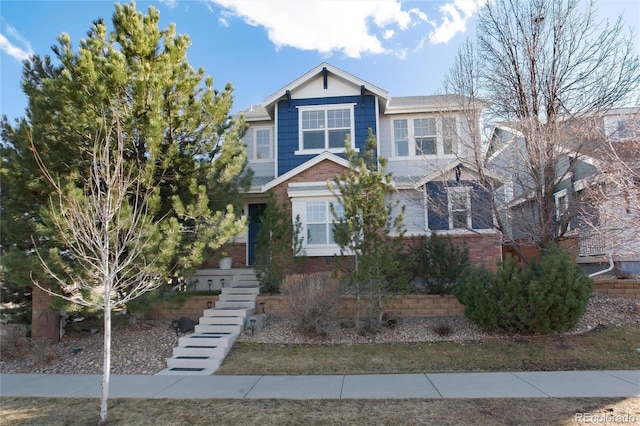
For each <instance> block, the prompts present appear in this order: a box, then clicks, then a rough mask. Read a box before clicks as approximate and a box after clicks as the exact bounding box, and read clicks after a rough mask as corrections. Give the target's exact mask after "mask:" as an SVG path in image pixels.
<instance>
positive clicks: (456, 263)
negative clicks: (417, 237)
mask: <svg viewBox="0 0 640 426" xmlns="http://www.w3.org/2000/svg"><path fill="white" fill-rule="evenodd" d="M415 259H416V261H415V265H416V271H415V275H416V276H418V277H421V278H423V279H424V283H425V290H426V292H427V293H428V294H451V293H453V292H454V289H455V287H456V285H457V284H458V281H460V278H461V277H462V275H463V273H464V271H465V270H466V268H467V266H469V248H468V247H466V246H464V247H462V248H461V247H459V246H458V245H457V244H455V243H454V242H453V239H452V238H451V236H446V237H438V236H437V235H436V234H435V232H433V233H432V234H431V236H429V237H427V239H426V240H425V241H424V243H421V244H419V245H418V246H417V247H416V248H415Z"/></svg>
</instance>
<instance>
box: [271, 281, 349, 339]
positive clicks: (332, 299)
mask: <svg viewBox="0 0 640 426" xmlns="http://www.w3.org/2000/svg"><path fill="white" fill-rule="evenodd" d="M280 291H281V292H282V294H283V295H285V296H287V304H288V307H289V312H290V313H291V315H292V316H293V319H294V320H295V321H296V322H297V325H298V327H299V328H300V329H302V330H303V331H304V332H307V333H312V334H313V333H315V334H325V333H326V332H327V331H328V327H329V325H330V323H331V320H333V319H334V318H335V314H336V311H337V308H338V304H339V303H340V295H341V294H342V291H341V288H340V283H339V282H338V280H337V279H336V278H333V277H332V276H331V274H330V273H317V274H311V275H304V274H296V275H289V276H288V277H286V278H285V279H284V281H283V282H282V285H281V286H280Z"/></svg>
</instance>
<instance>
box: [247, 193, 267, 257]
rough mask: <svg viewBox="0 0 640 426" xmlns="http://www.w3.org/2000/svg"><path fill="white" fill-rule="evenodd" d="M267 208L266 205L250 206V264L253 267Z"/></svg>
mask: <svg viewBox="0 0 640 426" xmlns="http://www.w3.org/2000/svg"><path fill="white" fill-rule="evenodd" d="M266 208H267V205H266V204H249V242H248V249H249V253H248V264H249V265H253V264H254V263H255V260H256V244H258V232H260V225H261V224H262V215H263V213H264V211H265V209H266Z"/></svg>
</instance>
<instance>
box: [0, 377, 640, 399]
mask: <svg viewBox="0 0 640 426" xmlns="http://www.w3.org/2000/svg"><path fill="white" fill-rule="evenodd" d="M101 380H102V376H101V375H86V374H77V375H58V374H0V396H26V397H65V398H70V397H89V398H93V397H99V396H100V386H101ZM637 396H640V370H613V371H554V372H515V373H427V374H379V375H327V376H142V375H136V376H124V375H111V382H110V385H109V397H111V398H171V399H184V398H194V399H198V398H219V399H258V398H276V399H379V398H389V399H405V398H568V397H621V398H626V397H637Z"/></svg>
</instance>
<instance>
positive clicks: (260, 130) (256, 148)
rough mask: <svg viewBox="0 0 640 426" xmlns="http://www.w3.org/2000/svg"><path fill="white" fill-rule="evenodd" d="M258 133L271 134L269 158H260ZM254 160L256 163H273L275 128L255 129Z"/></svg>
mask: <svg viewBox="0 0 640 426" xmlns="http://www.w3.org/2000/svg"><path fill="white" fill-rule="evenodd" d="M258 132H269V155H268V157H259V156H258ZM253 160H254V161H273V128H271V127H254V128H253Z"/></svg>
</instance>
